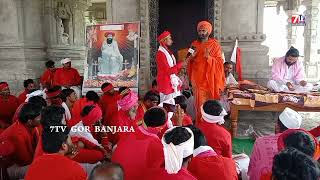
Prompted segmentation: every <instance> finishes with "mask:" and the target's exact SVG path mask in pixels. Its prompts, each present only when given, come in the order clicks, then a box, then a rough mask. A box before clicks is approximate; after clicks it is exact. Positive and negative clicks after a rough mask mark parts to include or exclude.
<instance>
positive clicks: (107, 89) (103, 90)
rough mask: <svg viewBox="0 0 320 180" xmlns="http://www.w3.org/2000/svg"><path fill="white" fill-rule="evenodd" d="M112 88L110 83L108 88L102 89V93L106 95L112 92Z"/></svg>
mask: <svg viewBox="0 0 320 180" xmlns="http://www.w3.org/2000/svg"><path fill="white" fill-rule="evenodd" d="M112 88H113V85H112V84H111V83H110V84H109V85H108V86H107V87H104V88H103V89H102V92H103V93H106V92H108V91H110V90H111V89H112Z"/></svg>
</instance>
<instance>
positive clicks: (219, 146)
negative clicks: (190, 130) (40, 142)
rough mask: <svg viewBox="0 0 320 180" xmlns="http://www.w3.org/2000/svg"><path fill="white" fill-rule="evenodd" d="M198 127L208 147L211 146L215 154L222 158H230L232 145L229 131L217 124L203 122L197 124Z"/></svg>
mask: <svg viewBox="0 0 320 180" xmlns="http://www.w3.org/2000/svg"><path fill="white" fill-rule="evenodd" d="M198 127H199V129H200V130H201V131H202V132H203V134H204V135H205V137H206V139H207V141H208V146H211V147H212V149H213V150H214V151H215V152H216V153H217V154H219V155H222V156H223V157H228V158H231V157H232V143H231V135H230V133H229V131H227V130H226V129H225V128H224V127H222V126H220V125H218V124H215V123H208V122H206V121H204V120H202V121H201V122H199V124H198Z"/></svg>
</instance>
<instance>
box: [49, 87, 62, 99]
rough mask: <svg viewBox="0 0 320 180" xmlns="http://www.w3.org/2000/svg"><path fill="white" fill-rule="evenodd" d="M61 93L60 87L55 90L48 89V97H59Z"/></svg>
mask: <svg viewBox="0 0 320 180" xmlns="http://www.w3.org/2000/svg"><path fill="white" fill-rule="evenodd" d="M60 93H61V90H60V89H58V90H56V91H54V92H48V90H46V95H47V99H50V98H54V97H57V96H58V95H59V94H60Z"/></svg>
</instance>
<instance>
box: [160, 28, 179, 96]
mask: <svg viewBox="0 0 320 180" xmlns="http://www.w3.org/2000/svg"><path fill="white" fill-rule="evenodd" d="M158 41H159V43H160V46H159V49H158V52H157V55H156V61H157V84H158V85H157V87H158V91H159V93H160V102H163V101H164V99H171V98H175V97H176V96H178V95H180V94H181V92H180V90H181V86H182V82H181V80H180V78H179V77H178V72H179V70H180V69H181V67H182V65H183V63H182V62H177V61H176V59H175V57H174V55H173V53H172V51H171V50H170V49H169V47H170V46H171V45H172V43H173V41H172V38H171V34H170V32H168V31H164V32H163V33H162V34H160V35H159V37H158ZM166 96H167V97H166Z"/></svg>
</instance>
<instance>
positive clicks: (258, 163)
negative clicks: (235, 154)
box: [248, 107, 302, 180]
mask: <svg viewBox="0 0 320 180" xmlns="http://www.w3.org/2000/svg"><path fill="white" fill-rule="evenodd" d="M301 122H302V117H301V115H300V114H299V113H297V112H296V111H294V110H292V109H290V108H288V107H287V108H285V109H284V111H283V112H282V113H281V114H280V115H279V119H278V121H277V123H276V127H275V133H276V134H275V135H269V136H264V137H261V138H258V139H256V141H255V143H254V146H253V151H252V154H251V157H250V164H249V170H248V175H249V177H250V179H251V180H259V179H260V177H261V176H262V175H263V174H265V173H268V172H270V171H271V167H272V161H273V156H274V155H275V154H277V153H278V146H277V141H278V138H279V136H280V135H281V134H282V132H284V131H285V130H287V129H298V128H300V125H301Z"/></svg>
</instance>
